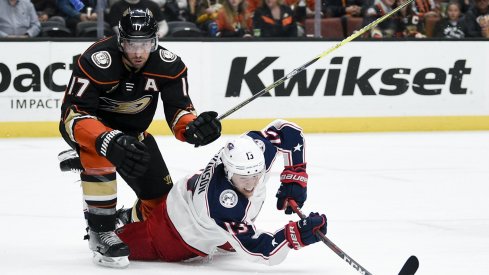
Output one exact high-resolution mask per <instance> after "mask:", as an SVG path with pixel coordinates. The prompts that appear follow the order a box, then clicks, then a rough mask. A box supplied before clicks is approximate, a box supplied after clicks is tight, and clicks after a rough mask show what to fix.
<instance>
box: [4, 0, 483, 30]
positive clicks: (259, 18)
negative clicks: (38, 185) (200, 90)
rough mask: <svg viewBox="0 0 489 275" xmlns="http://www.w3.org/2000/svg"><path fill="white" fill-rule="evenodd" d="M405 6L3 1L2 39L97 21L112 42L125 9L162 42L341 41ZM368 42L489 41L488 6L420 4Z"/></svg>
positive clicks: (358, 0) (241, 0)
mask: <svg viewBox="0 0 489 275" xmlns="http://www.w3.org/2000/svg"><path fill="white" fill-rule="evenodd" d="M80 1H81V2H80ZM97 1H103V3H102V2H101V3H97ZM315 1H321V2H320V4H317V3H315ZM403 1H406V0H0V38H21V37H22V38H30V37H96V36H97V21H98V20H99V21H100V20H101V19H102V18H101V19H99V17H103V21H101V22H99V23H98V24H99V25H100V26H102V25H103V29H104V30H103V34H104V35H105V36H109V35H112V34H114V33H117V29H118V21H119V19H120V17H121V16H122V13H123V11H124V10H126V9H127V8H131V9H135V8H142V9H149V10H151V12H152V13H153V15H154V17H155V18H156V20H157V21H158V22H159V32H158V36H159V37H160V38H163V37H242V38H247V37H312V36H314V34H316V36H317V34H318V32H316V33H315V27H316V28H317V26H318V25H319V27H320V30H321V31H320V33H319V36H320V37H323V38H331V39H343V38H345V37H347V36H349V35H351V34H352V33H353V32H355V31H356V30H358V29H360V28H361V27H362V26H365V25H367V24H368V23H370V22H372V21H374V20H375V19H377V18H379V17H381V16H382V15H384V14H386V13H389V12H390V11H391V10H393V9H394V8H395V7H396V6H398V5H400V4H402V3H403ZM316 6H319V7H320V11H319V12H318V11H316ZM97 11H101V12H102V13H103V14H102V15H100V12H97ZM316 14H318V15H319V16H320V17H319V19H316V20H317V21H315V15H316ZM316 16H317V15H316ZM99 34H100V30H99ZM363 37H364V38H372V39H376V38H386V37H392V38H407V37H409V38H415V39H416V38H425V37H438V38H447V39H461V38H470V37H476V38H489V0H450V1H446V0H414V1H413V2H412V3H411V4H409V5H408V6H406V7H405V8H403V9H402V10H401V11H400V12H399V13H397V14H394V15H393V16H391V17H389V18H388V19H387V20H385V21H383V22H382V23H381V24H379V25H378V26H377V27H375V28H374V29H372V30H371V31H369V32H367V33H365V34H364V35H363Z"/></svg>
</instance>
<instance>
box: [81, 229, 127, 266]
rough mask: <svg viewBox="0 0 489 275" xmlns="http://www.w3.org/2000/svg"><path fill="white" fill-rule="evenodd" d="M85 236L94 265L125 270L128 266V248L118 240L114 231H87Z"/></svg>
mask: <svg viewBox="0 0 489 275" xmlns="http://www.w3.org/2000/svg"><path fill="white" fill-rule="evenodd" d="M87 236H88V245H89V247H90V249H91V250H92V251H93V262H94V263H95V264H98V265H102V266H106V267H112V268H125V267H127V266H128V265H129V247H128V246H127V245H126V244H125V243H123V242H122V241H121V239H119V237H118V236H117V235H116V234H115V233H114V231H109V232H94V231H91V230H88V235H87Z"/></svg>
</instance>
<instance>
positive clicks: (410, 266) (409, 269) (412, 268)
mask: <svg viewBox="0 0 489 275" xmlns="http://www.w3.org/2000/svg"><path fill="white" fill-rule="evenodd" d="M289 205H290V206H291V207H292V209H293V210H294V212H295V213H296V214H297V215H298V216H299V217H300V218H301V219H306V218H307V216H306V215H304V214H303V213H302V212H301V210H300V208H299V206H298V205H297V203H296V202H295V201H294V200H289ZM315 234H316V236H317V237H318V238H319V239H320V240H321V241H322V242H323V243H325V244H326V245H327V246H328V247H329V248H330V249H331V250H333V251H334V253H336V255H338V256H340V258H342V259H343V260H345V261H346V262H347V263H349V264H350V265H351V266H352V267H353V268H355V269H356V270H357V271H358V272H360V273H362V274H365V275H372V273H370V272H368V271H367V270H366V269H365V268H364V267H363V266H361V265H360V264H359V263H357V262H356V261H355V260H353V259H352V258H351V257H350V256H348V255H347V254H346V253H345V252H343V250H341V249H340V248H339V247H338V246H336V245H335V244H334V243H333V242H332V241H330V240H329V239H328V237H326V236H325V234H324V233H323V232H321V231H320V230H316V231H315ZM418 267H419V261H418V258H417V257H416V256H411V257H409V259H408V260H407V261H406V263H405V264H404V266H403V267H402V269H401V271H400V272H399V275H414V273H416V271H417V270H418Z"/></svg>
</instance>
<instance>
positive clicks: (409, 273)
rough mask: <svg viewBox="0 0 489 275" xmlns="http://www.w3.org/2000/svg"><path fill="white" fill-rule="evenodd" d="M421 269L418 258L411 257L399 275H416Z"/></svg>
mask: <svg viewBox="0 0 489 275" xmlns="http://www.w3.org/2000/svg"><path fill="white" fill-rule="evenodd" d="M418 267H419V261H418V258H417V257H416V256H414V255H413V256H411V257H409V259H408V260H407V261H406V263H405V264H404V266H403V267H402V269H401V271H399V275H414V273H416V271H417V270H418Z"/></svg>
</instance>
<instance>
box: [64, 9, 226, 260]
mask: <svg viewBox="0 0 489 275" xmlns="http://www.w3.org/2000/svg"><path fill="white" fill-rule="evenodd" d="M157 30H158V27H157V23H156V21H155V19H154V18H153V16H152V14H151V12H150V11H149V10H148V9H146V10H127V11H125V12H124V14H123V16H122V18H121V20H120V22H119V34H118V35H117V36H112V37H108V38H105V39H102V40H100V41H98V42H96V43H94V44H93V45H92V46H90V47H89V48H88V49H87V50H86V51H85V52H84V53H83V54H82V55H81V56H80V57H79V58H78V60H77V62H76V63H75V64H74V68H73V73H72V75H71V79H70V81H69V84H68V88H67V90H66V92H65V97H64V100H63V104H62V106H61V120H60V125H59V126H60V132H61V134H62V136H63V138H64V140H65V141H66V142H67V143H68V144H69V145H70V146H71V147H72V148H73V149H75V150H76V151H77V152H78V154H79V156H80V162H81V164H82V166H83V168H84V172H83V173H81V183H82V189H83V198H84V202H85V217H86V219H87V223H88V238H89V247H90V249H91V250H93V252H94V261H95V262H96V263H98V264H101V265H105V266H111V267H125V266H127V265H128V264H129V261H128V255H129V253H130V252H129V248H128V246H127V245H126V244H124V243H123V242H122V241H121V240H120V239H119V238H118V237H117V235H116V234H114V230H115V219H116V203H117V184H116V171H117V172H118V173H119V175H120V176H122V178H123V179H124V180H125V181H126V182H127V183H128V184H129V186H131V187H132V189H134V191H135V192H136V194H137V195H138V198H140V200H141V201H144V205H156V204H158V203H159V202H160V201H161V197H162V196H163V195H165V194H166V193H168V192H169V190H170V189H171V187H172V185H173V182H172V179H171V177H170V174H169V172H168V169H167V167H166V164H165V162H164V160H163V157H162V155H161V153H160V150H159V149H158V146H157V144H156V142H155V139H154V137H153V136H152V135H151V134H150V133H148V132H147V131H146V130H147V128H148V127H149V125H150V123H151V122H152V120H153V117H154V115H155V112H156V108H157V103H158V97H160V98H161V100H162V102H163V107H164V112H165V117H166V121H167V123H168V125H169V126H170V129H171V130H172V132H173V134H174V135H175V137H176V138H177V139H179V140H181V141H186V142H188V143H191V144H194V145H196V146H202V145H206V144H208V143H211V142H213V141H214V140H216V139H217V138H219V136H220V132H221V124H220V122H219V120H218V119H217V113H215V112H203V113H201V114H200V115H198V116H197V115H196V111H195V109H194V107H193V104H192V101H191V99H190V97H189V95H188V82H187V67H186V66H185V64H184V63H183V62H182V60H181V59H180V57H178V56H177V55H175V54H173V53H172V52H171V51H169V50H167V49H165V48H163V47H161V46H159V45H158V38H157V36H156V33H157ZM61 157H63V156H62V155H61ZM142 185H144V189H142V188H140V186H142ZM141 211H142V212H144V211H145V210H144V209H141Z"/></svg>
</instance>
